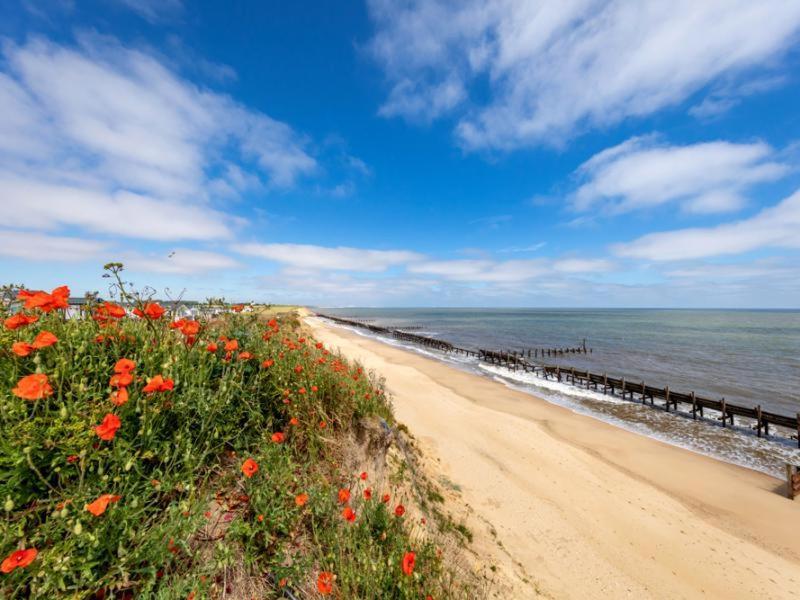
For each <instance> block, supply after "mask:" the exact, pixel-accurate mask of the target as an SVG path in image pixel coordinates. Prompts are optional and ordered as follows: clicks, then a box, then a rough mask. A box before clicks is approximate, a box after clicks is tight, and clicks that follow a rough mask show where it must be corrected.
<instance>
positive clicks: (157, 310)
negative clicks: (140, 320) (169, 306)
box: [134, 302, 167, 321]
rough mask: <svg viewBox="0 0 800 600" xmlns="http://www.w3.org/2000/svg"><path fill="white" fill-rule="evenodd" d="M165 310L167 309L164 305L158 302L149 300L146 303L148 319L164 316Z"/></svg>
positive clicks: (145, 309) (145, 308) (145, 310)
mask: <svg viewBox="0 0 800 600" xmlns="http://www.w3.org/2000/svg"><path fill="white" fill-rule="evenodd" d="M134 312H135V311H134ZM165 312H167V311H166V310H165V309H164V307H163V306H161V305H160V304H158V303H157V302H148V303H147V304H145V305H144V314H145V316H146V317H147V318H148V319H152V320H154V321H155V320H156V319H160V318H161V317H163V316H164V313H165ZM139 316H141V315H139Z"/></svg>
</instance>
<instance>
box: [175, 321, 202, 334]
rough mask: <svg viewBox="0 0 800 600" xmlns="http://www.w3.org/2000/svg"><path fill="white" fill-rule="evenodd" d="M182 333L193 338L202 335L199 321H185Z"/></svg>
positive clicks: (181, 328)
mask: <svg viewBox="0 0 800 600" xmlns="http://www.w3.org/2000/svg"><path fill="white" fill-rule="evenodd" d="M180 330H181V333H182V334H183V335H185V336H186V337H191V336H193V335H197V334H198V333H200V323H198V322H197V321H188V320H187V321H184V322H183V324H182V325H181V327H180Z"/></svg>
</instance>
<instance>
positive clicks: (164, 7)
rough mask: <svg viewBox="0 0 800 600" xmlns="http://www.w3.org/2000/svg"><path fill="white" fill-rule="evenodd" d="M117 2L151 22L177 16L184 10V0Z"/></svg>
mask: <svg viewBox="0 0 800 600" xmlns="http://www.w3.org/2000/svg"><path fill="white" fill-rule="evenodd" d="M117 2H119V3H120V4H122V5H124V6H127V7H128V8H129V9H131V10H133V11H134V12H136V13H138V14H139V16H141V17H142V18H144V19H146V20H147V21H150V22H151V23H158V22H161V21H163V20H165V19H168V18H171V17H175V16H177V15H179V14H181V12H182V11H183V2H182V0H117Z"/></svg>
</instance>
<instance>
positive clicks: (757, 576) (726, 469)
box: [306, 319, 800, 598]
mask: <svg viewBox="0 0 800 600" xmlns="http://www.w3.org/2000/svg"><path fill="white" fill-rule="evenodd" d="M306 323H307V324H308V325H309V326H310V327H311V328H312V329H313V330H314V331H315V335H316V336H317V337H318V338H319V339H320V340H321V341H323V342H324V343H325V344H326V345H328V346H330V347H332V348H335V347H338V348H340V349H341V350H342V352H343V353H344V354H345V355H346V356H348V357H350V358H352V359H355V360H358V361H360V362H361V363H362V364H363V365H364V367H366V368H368V369H373V370H375V371H376V372H377V373H378V374H379V375H382V376H384V377H385V378H386V384H387V389H388V390H389V392H390V393H391V395H392V397H393V399H394V408H395V412H396V414H397V417H398V419H399V420H400V421H401V422H403V423H405V424H406V425H407V426H408V427H409V429H410V430H411V432H412V434H414V435H415V436H416V437H417V439H418V441H419V444H420V447H421V449H422V450H423V452H424V453H425V454H426V455H428V456H429V457H431V463H432V464H431V467H432V468H434V469H440V470H441V473H440V476H441V477H445V478H447V480H449V481H452V482H454V484H455V486H457V487H460V489H461V499H462V500H463V502H464V503H466V505H467V506H469V507H470V508H469V509H468V511H467V512H468V513H469V514H468V516H467V519H468V523H469V526H470V527H471V528H472V529H473V531H474V532H475V543H474V547H475V549H476V550H477V551H478V553H479V554H481V555H483V556H484V557H485V558H487V559H489V560H490V561H491V562H494V563H496V565H497V568H498V573H499V577H500V578H502V579H504V580H505V581H506V582H507V585H510V586H511V587H512V588H513V590H514V593H515V594H516V596H515V597H535V596H537V595H538V593H537V592H536V591H535V590H536V589H538V590H539V593H541V594H542V595H544V596H545V597H547V596H552V597H594V596H599V595H607V594H612V595H613V596H614V597H618V596H625V595H630V596H636V597H676V596H682V597H700V596H703V595H710V596H712V597H727V598H736V597H742V598H744V597H753V596H755V595H766V596H768V597H790V594H789V592H788V590H791V589H796V588H797V586H798V585H800V576H798V573H800V539H798V536H796V535H794V534H793V533H792V531H793V528H792V527H791V526H789V525H790V524H791V523H793V522H797V520H798V517H800V503H796V502H795V503H793V502H791V501H789V500H788V499H786V498H785V497H782V496H781V495H780V494H781V491H782V488H783V487H784V486H785V484H784V483H783V482H781V481H780V480H778V479H775V478H773V477H771V476H769V475H765V474H763V473H760V472H756V471H752V470H750V469H746V468H744V467H739V466H736V465H732V464H728V463H724V462H721V461H718V460H716V459H713V458H710V457H707V456H703V455H700V454H697V453H694V452H691V451H689V450H685V449H682V448H679V447H676V446H672V445H669V444H666V443H664V442H660V441H657V440H654V439H651V438H647V437H644V436H642V435H639V434H636V433H632V432H630V431H626V430H622V429H619V428H617V427H615V426H613V425H609V424H607V423H604V422H602V421H598V420H597V419H594V418H592V417H588V416H585V415H581V414H577V413H574V412H572V411H570V410H569V409H566V408H563V407H560V406H557V405H554V404H551V403H549V402H547V401H545V400H543V399H540V398H536V397H535V396H533V395H531V394H528V393H523V392H520V391H516V390H513V389H511V388H509V387H507V386H505V385H503V384H501V383H498V382H495V381H492V380H490V379H487V378H485V377H481V376H479V375H475V374H472V373H468V372H465V371H462V370H459V369H456V368H454V367H451V366H448V365H446V364H444V363H441V362H439V361H435V360H433V359H429V358H426V357H424V356H421V355H419V354H417V353H413V352H409V351H407V350H404V349H401V348H397V347H396V346H391V345H387V344H384V343H382V342H380V341H377V340H373V339H370V338H367V337H364V336H359V335H357V334H355V333H352V332H349V331H347V330H344V329H341V328H334V327H332V326H329V325H326V324H322V323H321V322H319V321H318V320H316V319H314V320H308V319H306ZM698 565H703V567H702V568H701V567H699V566H698ZM526 580H527V582H526Z"/></svg>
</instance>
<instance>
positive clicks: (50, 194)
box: [0, 0, 800, 308]
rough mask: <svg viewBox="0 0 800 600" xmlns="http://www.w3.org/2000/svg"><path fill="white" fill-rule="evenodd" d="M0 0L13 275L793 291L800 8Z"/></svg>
mask: <svg viewBox="0 0 800 600" xmlns="http://www.w3.org/2000/svg"><path fill="white" fill-rule="evenodd" d="M0 11H2V14H0V215H2V223H0V274H2V279H3V280H4V281H8V282H15V283H24V284H26V285H27V286H29V287H33V288H50V287H53V286H56V285H60V284H63V283H67V284H69V285H70V286H71V287H72V289H73V292H74V293H76V294H81V293H83V292H84V291H85V290H99V291H101V293H102V292H103V291H104V286H105V280H103V279H102V278H101V277H100V275H101V271H102V265H103V264H104V263H105V262H108V261H112V260H119V261H122V262H124V263H125V265H126V268H127V272H128V278H129V279H130V280H132V281H133V282H134V283H136V284H137V285H139V286H143V285H151V286H152V287H154V288H155V289H157V290H158V292H159V295H160V296H163V295H164V294H165V293H166V290H167V289H168V290H169V293H170V294H172V295H177V294H179V293H180V292H181V291H182V290H185V292H184V295H185V297H187V298H196V299H203V298H205V297H208V296H212V295H213V296H219V295H224V296H225V297H227V298H229V299H232V300H259V301H272V302H299V303H304V304H314V305H359V306H409V305H423V306H664V307H795V308H796V307H797V306H798V304H800V302H799V300H800V267H798V265H799V264H800V261H798V259H799V258H800V193H798V188H799V187H800V176H798V169H797V166H798V154H799V153H800V146H799V145H798V140H800V112H798V110H797V106H798V99H800V82H798V77H797V76H798V73H800V71H798V65H799V63H798V60H800V56H799V55H798V54H799V53H798V50H797V40H798V35H800V3H798V2H796V1H788V2H784V1H778V0H765V1H763V2H758V3H752V2H745V1H742V2H739V1H736V0H707V1H705V2H701V3H698V2H691V1H676V2H671V3H663V2H659V1H655V0H654V1H647V0H642V1H637V2H599V1H593V0H582V1H581V0H576V1H574V2H569V3H565V2H561V1H552V2H544V1H543V2H534V1H531V0H502V1H499V0H498V1H496V2H476V1H473V0H463V1H459V2H441V1H426V2H416V1H406V2H389V1H384V0H374V1H368V2H366V3H362V2H344V3H333V2H304V1H298V2H290V3H287V2H258V3H253V2H248V3H233V2H231V3H216V2H206V3H189V2H182V1H181V0H162V1H155V0H98V1H97V2H91V1H83V2H69V1H66V0H62V1H56V0H53V1H51V2H34V1H33V0H27V1H24V2H19V3H16V2H9V1H6V2H3V3H2V6H1V7H0Z"/></svg>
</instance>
